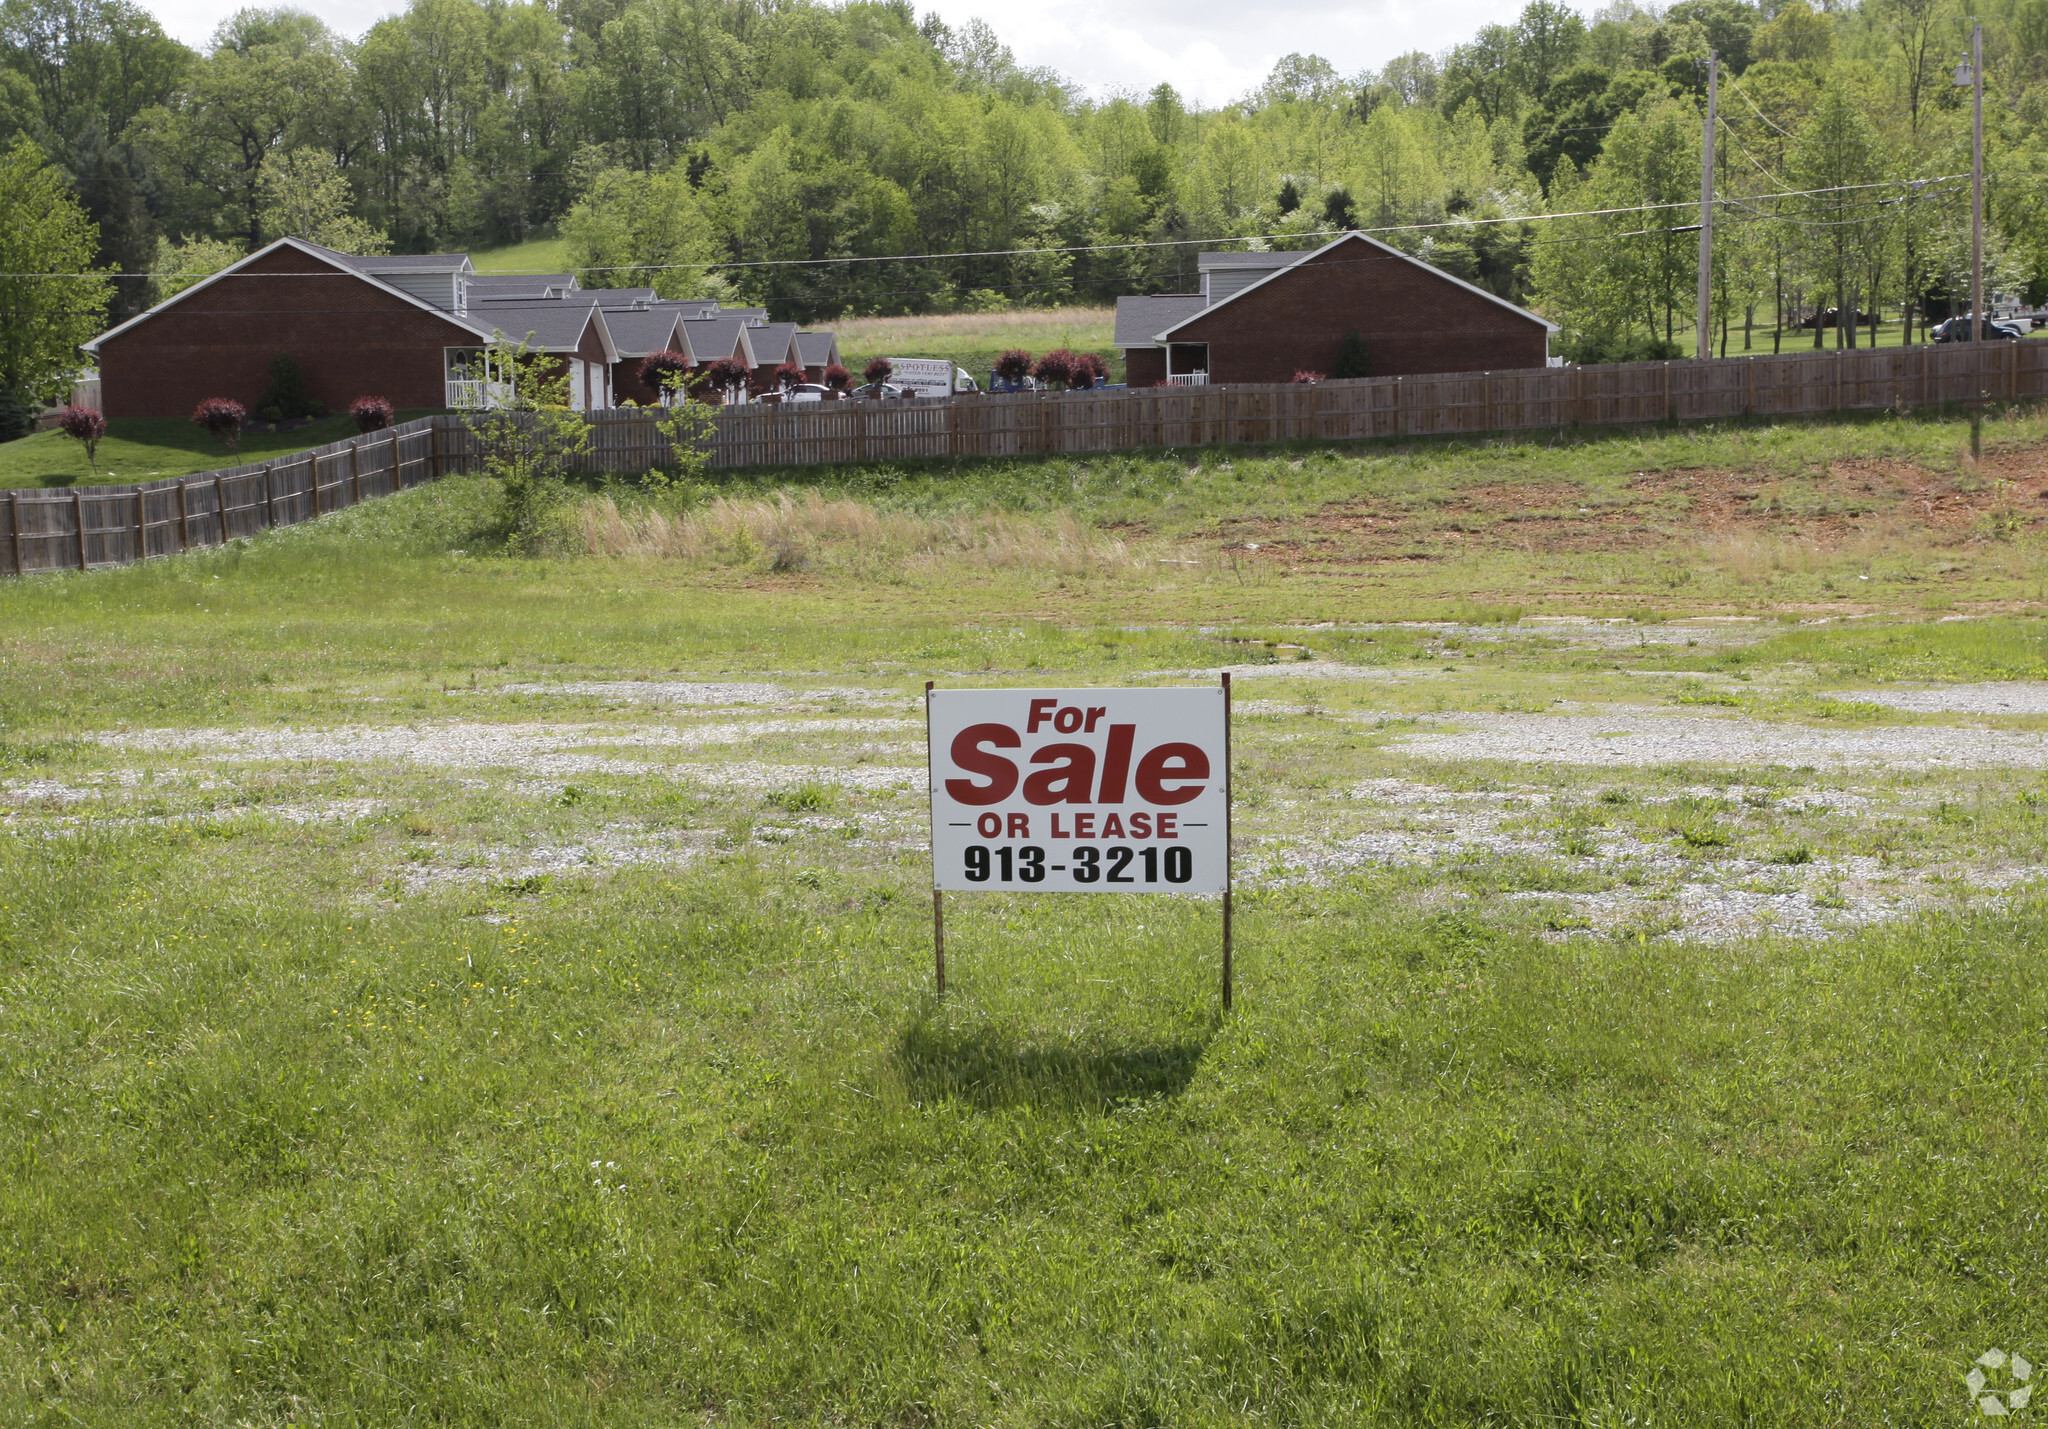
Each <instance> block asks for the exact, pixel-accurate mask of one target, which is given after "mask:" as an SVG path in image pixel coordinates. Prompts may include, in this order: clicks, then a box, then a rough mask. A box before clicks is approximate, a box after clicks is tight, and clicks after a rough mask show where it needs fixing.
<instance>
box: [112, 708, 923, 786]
mask: <svg viewBox="0 0 2048 1429" xmlns="http://www.w3.org/2000/svg"><path fill="white" fill-rule="evenodd" d="M916 727H917V726H916V723H915V722H914V721H911V720H901V719H816V720H746V721H740V722H733V723H720V724H705V725H697V726H692V727H688V728H677V727H673V726H666V725H646V726H626V727H621V726H610V725H590V724H573V725H565V724H531V723H529V724H475V723H468V722H451V723H445V724H434V725H391V726H380V727H352V728H342V729H329V730H295V729H288V728H287V729H242V730H226V729H198V730H144V731H140V732H138V733H124V734H107V735H102V736H100V741H101V742H102V743H103V744H106V745H108V746H110V747H112V748H116V749H123V750H131V751H148V752H182V753H192V754H197V755H200V756H201V757H203V758H207V759H213V760H222V761H232V762H242V763H256V762H265V761H287V762H294V763H299V762H305V763H374V762H391V763H411V764H416V765H420V766H423V767H427V768H434V769H515V770H518V771H519V772H521V773H523V774H527V775H540V776H552V777H561V776H564V775H571V774H640V775H645V774H655V773H667V772H673V771H672V770H671V769H670V768H669V767H668V766H665V765H663V764H659V763H654V762H651V761H648V760H646V759H622V758H618V757H616V756H613V755H608V754H604V753H595V752H591V751H592V750H593V749H596V750H603V749H620V750H624V749H661V750H691V749H704V748H715V747H720V746H730V745H735V744H750V743H753V742H755V741H757V740H761V739H765V738H772V737H774V736H778V735H812V736H819V735H848V734H878V733H890V734H898V733H901V732H903V731H904V730H907V729H913V728H916Z"/></svg>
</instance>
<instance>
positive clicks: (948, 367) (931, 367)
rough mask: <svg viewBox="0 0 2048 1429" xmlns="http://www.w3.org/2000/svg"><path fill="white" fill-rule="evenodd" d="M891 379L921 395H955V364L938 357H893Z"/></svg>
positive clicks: (899, 385)
mask: <svg viewBox="0 0 2048 1429" xmlns="http://www.w3.org/2000/svg"><path fill="white" fill-rule="evenodd" d="M889 363H890V372H889V380H890V381H891V382H893V383H895V384H896V385H897V386H898V387H901V388H903V389H904V390H905V391H908V392H915V393H916V394H917V395H918V396H920V397H950V396H952V395H953V364H952V363H951V362H949V361H946V360H944V359H942V358H937V357H892V358H890V359H889Z"/></svg>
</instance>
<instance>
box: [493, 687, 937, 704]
mask: <svg viewBox="0 0 2048 1429" xmlns="http://www.w3.org/2000/svg"><path fill="white" fill-rule="evenodd" d="M487 693H498V694H507V695H594V696H596V697H597V698H599V699H607V700H629V701H633V702H635V703H639V704H649V705H684V706H699V707H706V708H711V707H720V706H733V705H788V704H798V703H824V702H827V701H830V700H846V701H852V702H856V703H861V704H876V703H884V702H892V703H893V702H894V701H895V700H896V699H897V698H898V697H897V696H894V695H884V694H880V693H878V692H876V691H874V690H856V689H820V690H792V689H789V688H787V687H785V686H782V685H765V684H749V683H744V682H719V681H704V680H564V681H562V682H561V683H559V684H517V685H499V686H498V687H497V689H496V690H495V691H490V692H487Z"/></svg>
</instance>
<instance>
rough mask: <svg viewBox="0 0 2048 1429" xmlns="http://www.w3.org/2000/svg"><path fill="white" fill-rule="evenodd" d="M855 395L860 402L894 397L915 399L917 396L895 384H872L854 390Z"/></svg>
mask: <svg viewBox="0 0 2048 1429" xmlns="http://www.w3.org/2000/svg"><path fill="white" fill-rule="evenodd" d="M853 395H854V397H855V398H856V399H857V400H859V401H862V402H872V401H878V400H882V399H885V398H892V397H893V398H899V399H900V398H905V397H915V396H916V395H917V394H916V393H915V392H912V391H910V390H908V389H907V388H903V387H898V386H897V385H896V384H895V383H893V382H870V383H868V384H867V385H866V386H865V387H856V388H854V389H853Z"/></svg>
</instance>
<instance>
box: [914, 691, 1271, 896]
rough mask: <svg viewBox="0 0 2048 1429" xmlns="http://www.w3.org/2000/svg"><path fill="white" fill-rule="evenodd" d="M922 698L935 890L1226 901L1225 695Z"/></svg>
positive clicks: (936, 694) (937, 694)
mask: <svg viewBox="0 0 2048 1429" xmlns="http://www.w3.org/2000/svg"><path fill="white" fill-rule="evenodd" d="M927 699H928V701H929V703H928V706H927V714H928V719H929V728H930V760H931V790H932V887H933V888H934V889H936V890H943V891H957V892H972V891H977V890H980V891H995V890H998V889H1000V890H1003V891H1006V892H1013V893H1227V892H1228V891H1229V887H1230V728H1229V706H1228V695H1227V692H1226V690H1225V689H1223V688H1221V687H1216V686H1211V687H1206V688H1194V689H1151V690H932V691H929V692H928V694H927Z"/></svg>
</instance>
